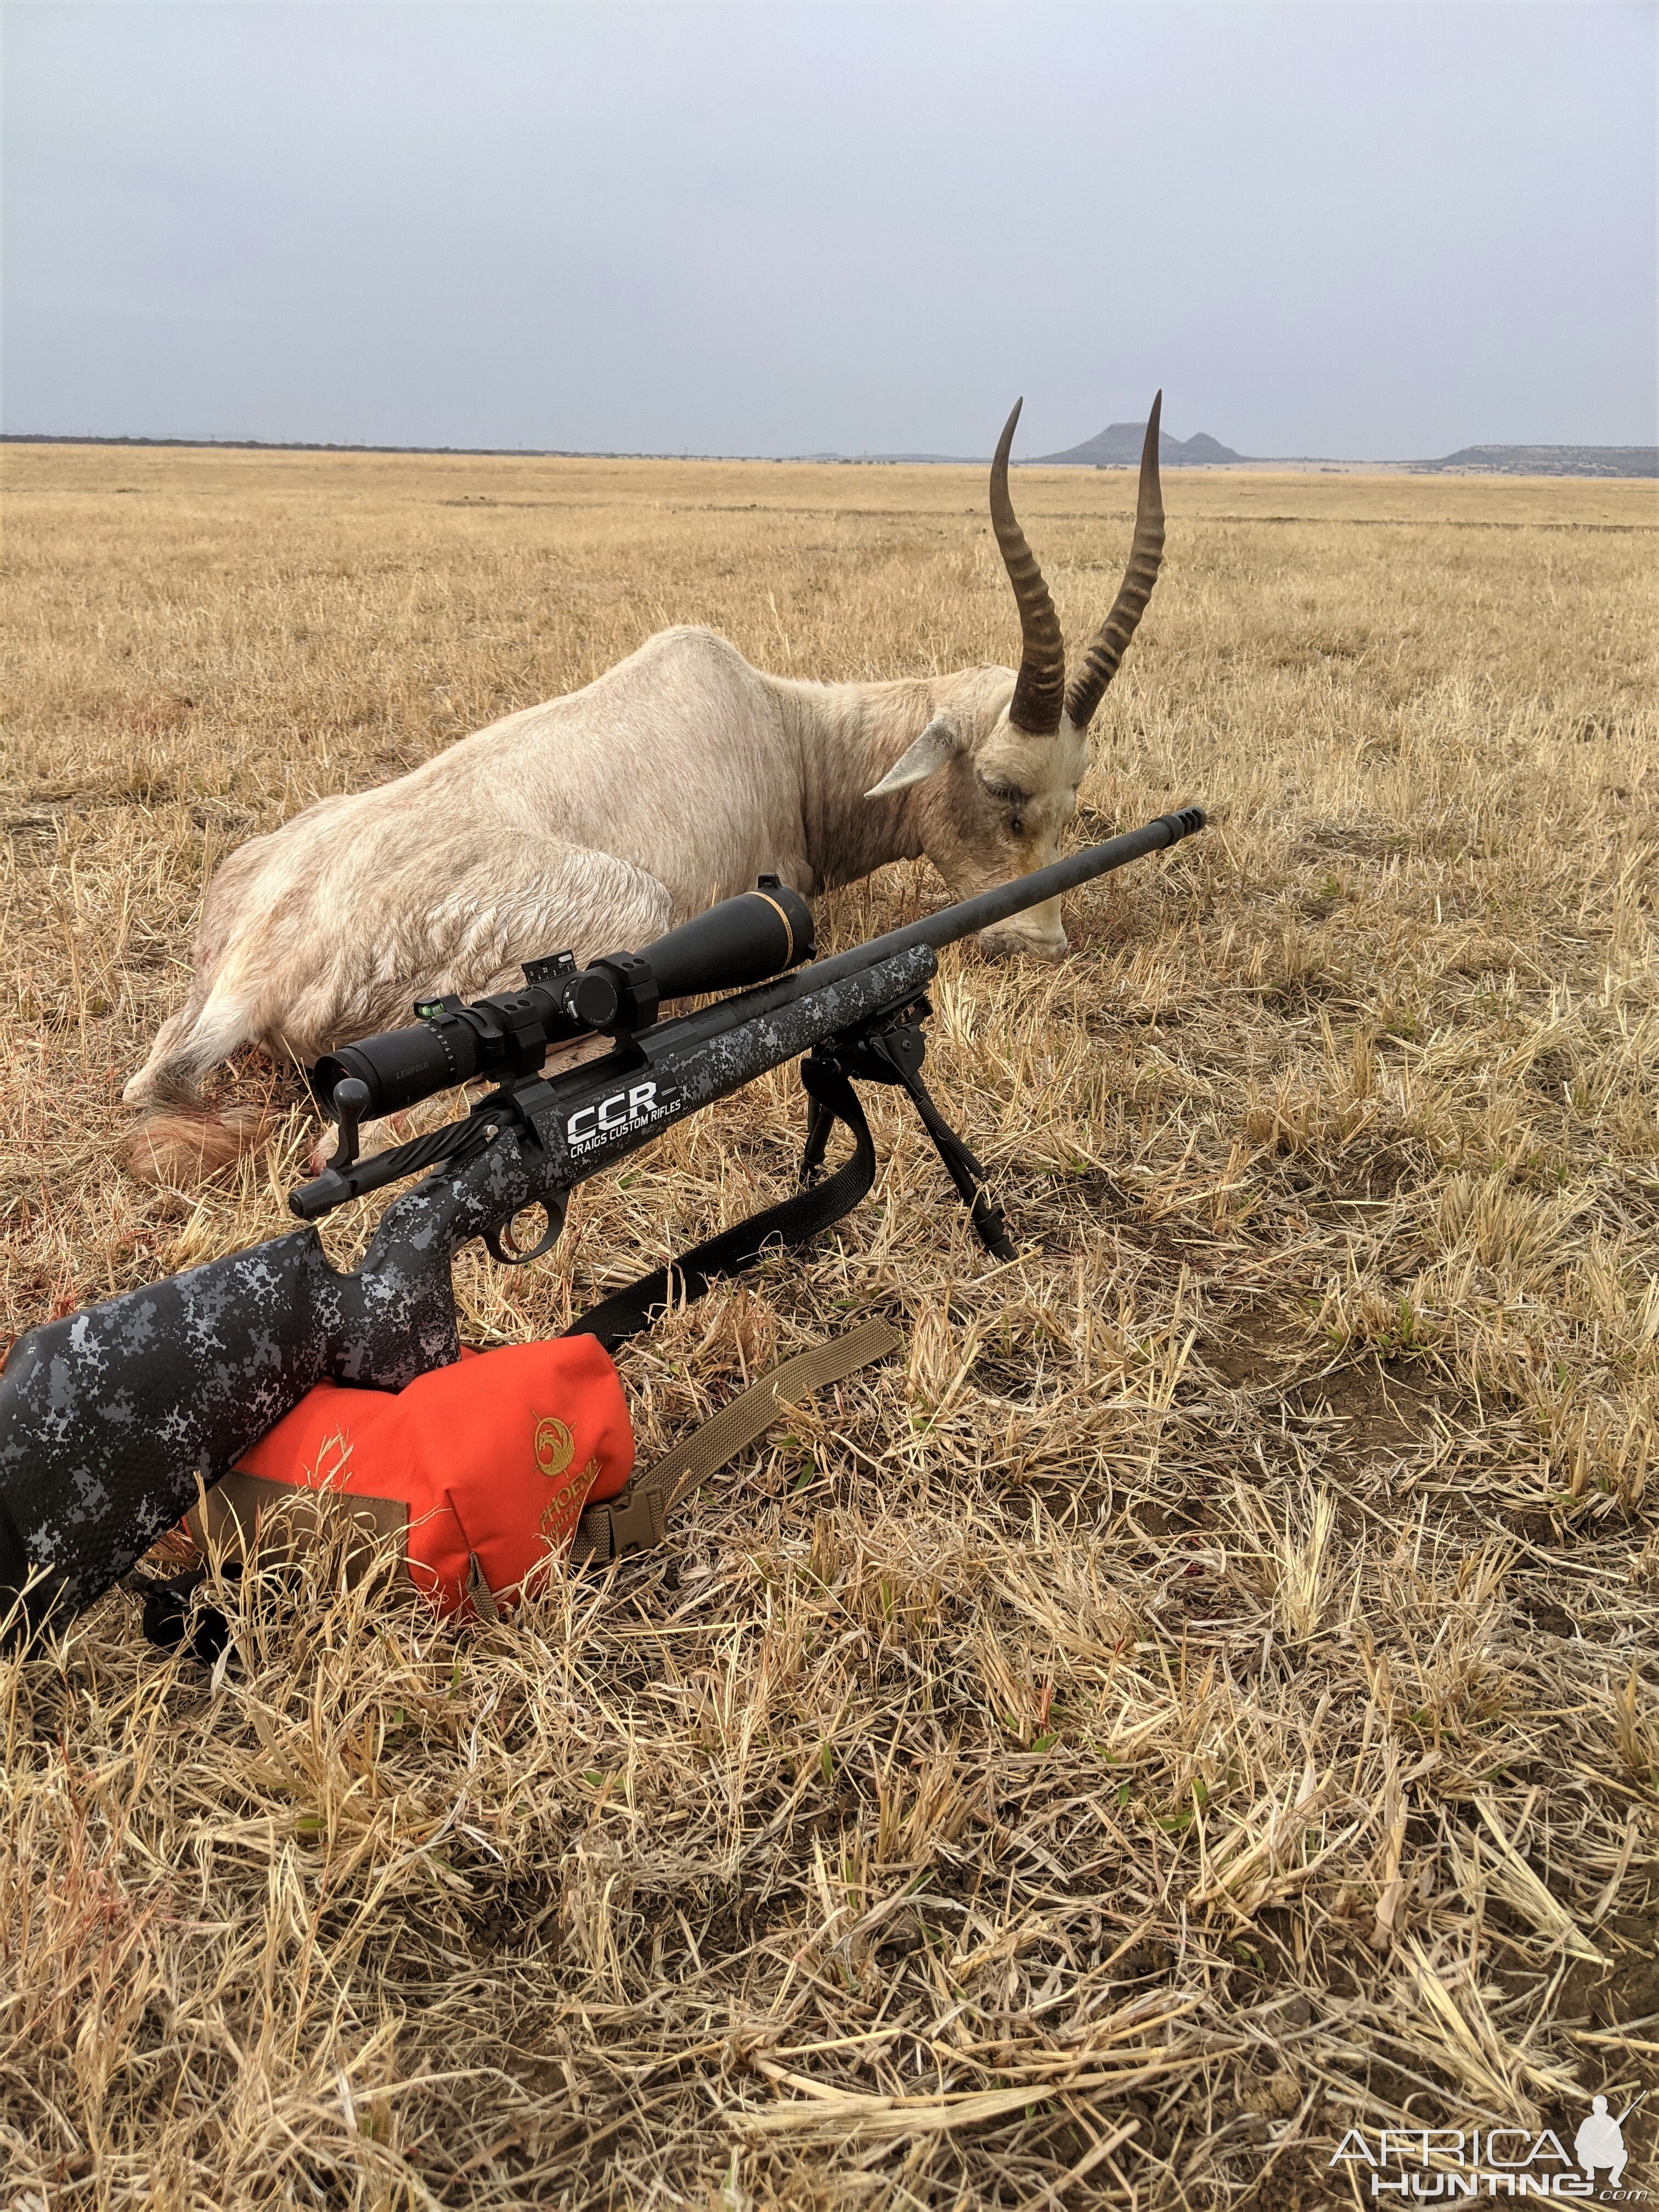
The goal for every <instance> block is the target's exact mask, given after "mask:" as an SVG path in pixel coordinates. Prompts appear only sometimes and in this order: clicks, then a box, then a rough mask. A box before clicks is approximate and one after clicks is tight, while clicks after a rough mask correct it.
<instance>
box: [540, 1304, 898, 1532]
mask: <svg viewBox="0 0 1659 2212" xmlns="http://www.w3.org/2000/svg"><path fill="white" fill-rule="evenodd" d="M903 1341H904V1339H903V1337H902V1334H900V1332H899V1331H898V1330H897V1329H896V1328H894V1327H893V1324H892V1323H891V1322H888V1321H867V1322H865V1323H864V1325H863V1327H862V1328H855V1329H852V1330H849V1331H848V1334H847V1335H845V1336H832V1337H831V1338H830V1339H829V1342H828V1343H827V1344H815V1345H814V1346H812V1347H811V1351H809V1352H797V1353H796V1354H795V1356H794V1358H793V1359H786V1360H785V1361H784V1362H783V1364H781V1366H778V1367H775V1368H774V1369H773V1370H772V1371H771V1373H770V1374H769V1375H763V1376H762V1377H761V1379H760V1381H759V1382H758V1383H750V1386H749V1388H748V1389H746V1390H743V1391H740V1392H739V1393H738V1395H737V1396H736V1397H735V1398H733V1399H732V1402H731V1403H730V1405H727V1406H722V1407H720V1411H719V1413H716V1414H714V1416H713V1417H712V1418H711V1419H708V1420H707V1421H705V1422H704V1423H703V1425H702V1427H701V1428H698V1429H693V1430H692V1431H691V1433H690V1436H689V1437H682V1438H681V1439H680V1441H679V1443H677V1444H676V1445H675V1446H674V1449H672V1451H670V1452H665V1454H664V1455H663V1456H662V1458H661V1459H659V1461H658V1462H657V1463H656V1465H655V1466H654V1467H653V1468H649V1469H648V1470H647V1472H646V1473H645V1474H636V1475H635V1476H633V1477H632V1478H631V1479H630V1480H629V1484H628V1486H627V1488H626V1489H625V1490H622V1491H619V1492H617V1496H616V1497H615V1498H606V1499H605V1503H604V1504H602V1505H590V1506H589V1507H588V1509H587V1510H586V1512H585V1513H584V1514H583V1515H582V1517H581V1521H580V1525H579V1526H578V1528H577V1530H576V1534H575V1539H574V1541H573V1543H572V1544H571V1547H570V1563H571V1565H573V1566H580V1565H583V1564H584V1563H585V1562H586V1560H588V1559H596V1560H598V1561H599V1564H600V1565H604V1564H605V1561H606V1560H607V1559H621V1558H622V1557H623V1555H624V1554H625V1553H629V1552H642V1551H646V1550H648V1549H649V1548H650V1547H652V1546H653V1545H655V1544H660V1543H661V1541H662V1539H663V1531H664V1529H665V1528H666V1526H667V1524H668V1514H669V1510H670V1508H671V1506H672V1505H673V1504H674V1503H675V1501H676V1500H677V1499H678V1497H679V1496H680V1494H681V1492H683V1491H685V1490H688V1489H690V1487H691V1486H692V1485H693V1484H695V1483H699V1482H704V1481H707V1480H708V1477H709V1476H710V1475H711V1474H717V1473H718V1472H719V1470H720V1468H723V1467H724V1466H725V1465H726V1462H727V1461H728V1460H732V1459H735V1458H736V1457H737V1455H738V1453H739V1452H740V1451H744V1450H746V1449H747V1448H748V1447H749V1446H750V1444H752V1443H755V1442H756V1441H757V1439H758V1438H759V1437H763V1436H764V1435H765V1434H766V1431H768V1429H769V1428H770V1427H771V1425H772V1424H773V1422H774V1421H775V1420H776V1419H777V1418H778V1414H779V1412H780V1411H781V1407H782V1406H783V1405H784V1404H786V1403H787V1402H788V1401H791V1400H793V1399H796V1398H801V1397H805V1395H806V1393H807V1392H808V1391H809V1390H817V1389H822V1388H823V1385H824V1384H825V1383H840V1382H842V1381H843V1380H844V1379H845V1377H846V1376H848V1375H851V1374H853V1373H854V1372H855V1371H856V1370H858V1369H859V1368H860V1367H867V1366H868V1365H869V1364H870V1363H871V1362H872V1360H876V1359H884V1358H886V1357H887V1355H888V1353H889V1352H896V1350H897V1349H898V1347H899V1346H900V1345H902V1343H903Z"/></svg>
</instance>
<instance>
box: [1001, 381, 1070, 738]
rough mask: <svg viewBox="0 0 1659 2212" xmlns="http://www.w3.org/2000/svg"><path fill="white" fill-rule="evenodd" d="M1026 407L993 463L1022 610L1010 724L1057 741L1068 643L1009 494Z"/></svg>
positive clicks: (1011, 420) (1007, 428)
mask: <svg viewBox="0 0 1659 2212" xmlns="http://www.w3.org/2000/svg"><path fill="white" fill-rule="evenodd" d="M1024 404H1025V402H1024V400H1023V399H1017V400H1015V402H1014V411H1013V413H1012V415H1011V416H1009V417H1008V420H1007V422H1006V424H1005V425H1004V426H1003V432H1002V435H1001V436H1000V438H999V439H998V440H997V450H996V458H995V459H994V460H993V461H992V463H991V527H992V529H993V530H994V531H995V532H996V534H997V544H998V546H999V547H1000V550H1001V553H1002V565H1003V567H1004V568H1006V570H1007V571H1008V581H1009V582H1010V583H1011V584H1012V586H1013V587H1014V598H1015V600H1016V601H1017V602H1018V607H1019V635H1020V649H1019V678H1018V682H1017V683H1016V684H1015V685H1014V696H1013V702H1012V705H1011V706H1010V707H1009V709H1008V720H1010V721H1011V722H1012V724H1013V726H1014V727H1015V728H1016V729H1017V730H1024V732H1025V733H1026V735H1027V736H1028V737H1033V738H1052V737H1053V736H1054V732H1056V731H1057V730H1058V729H1059V727H1060V702H1061V699H1062V697H1063V696H1064V694H1065V690H1066V641H1065V639H1064V638H1063V637H1062V636H1061V635H1060V617H1059V616H1058V615H1057V614H1056V613H1055V612H1054V601H1053V600H1052V599H1050V598H1049V597H1048V586H1047V585H1046V584H1045V583H1044V582H1043V580H1042V569H1041V568H1038V566H1037V564H1036V559H1035V558H1034V557H1033V555H1032V552H1031V549H1030V546H1029V545H1028V544H1026V543H1025V532H1024V531H1023V530H1022V529H1021V528H1020V526H1019V524H1018V522H1017V521H1016V520H1015V519H1014V508H1013V502H1012V500H1011V499H1010V498H1009V496H1008V449H1009V447H1011V446H1012V444H1013V442H1014V425H1015V423H1016V422H1018V420H1019V410H1020V409H1021V408H1022V407H1023V406H1024Z"/></svg>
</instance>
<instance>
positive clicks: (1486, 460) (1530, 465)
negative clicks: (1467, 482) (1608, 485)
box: [1414, 446, 1659, 477]
mask: <svg viewBox="0 0 1659 2212" xmlns="http://www.w3.org/2000/svg"><path fill="white" fill-rule="evenodd" d="M1414 465H1415V466H1416V467H1418V468H1419V469H1456V470H1457V471H1459V472H1460V473H1462V474H1467V475H1470V476H1474V475H1479V474H1484V473H1490V474H1492V475H1493V476H1504V477H1659V446H1460V447H1458V449H1457V451H1456V452H1455V453H1448V454H1447V455H1446V458H1445V459H1444V460H1442V461H1418V462H1417V463H1415V464H1414Z"/></svg>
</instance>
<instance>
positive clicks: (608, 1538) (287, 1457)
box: [146, 1321, 902, 1644]
mask: <svg viewBox="0 0 1659 2212" xmlns="http://www.w3.org/2000/svg"><path fill="white" fill-rule="evenodd" d="M901 1341H902V1339H901V1337H900V1334H899V1332H898V1331H897V1330H896V1328H893V1327H892V1325H891V1324H890V1322H885V1321H871V1322H865V1323H864V1324H863V1326H862V1327H861V1328H855V1329H854V1330H852V1331H850V1332H849V1333H848V1334H847V1335H845V1336H840V1337H835V1338H832V1339H831V1340H829V1342H827V1343H823V1344H818V1345H815V1346H812V1347H811V1349H810V1350H808V1351H806V1352H798V1353H796V1354H795V1356H794V1357H793V1358H791V1359H787V1360H785V1361H784V1362H783V1363H782V1364H781V1365H780V1366H778V1367H775V1368H774V1369H773V1370H771V1372H770V1373H769V1374H768V1375H766V1376H763V1377H762V1378H761V1380H760V1381H759V1382H758V1383H752V1384H751V1385H750V1387H749V1389H746V1390H744V1391H741V1392H740V1393H739V1394H738V1396H736V1397H735V1398H733V1399H732V1401H730V1402H729V1403H728V1404H726V1406H724V1407H721V1409H720V1412H719V1413H716V1414H715V1415H714V1417H713V1418H712V1419H710V1420H708V1421H706V1422H704V1423H703V1424H702V1426H701V1427H700V1428H697V1429H694V1430H693V1431H691V1433H690V1435H689V1436H687V1437H684V1438H682V1440H681V1441H680V1443H678V1444H677V1445H676V1446H675V1447H674V1448H673V1449H671V1451H670V1452H668V1453H667V1454H665V1456H664V1457H663V1458H662V1459H660V1460H659V1461H658V1462H657V1463H656V1465H655V1466H654V1467H653V1468H650V1469H649V1470H648V1471H647V1473H646V1474H643V1475H642V1476H640V1477H637V1478H635V1477H634V1476H633V1467H634V1431H633V1428H632V1425H630V1423H629V1418H628V1405H627V1401H626V1400H625V1398H624V1397H623V1387H622V1382H621V1379H620V1377H619V1376H618V1375H617V1370H616V1366H615V1364H614V1363H613V1362H612V1360H611V1355H610V1353H609V1352H607V1351H606V1350H605V1348H604V1346H602V1345H601V1344H600V1343H599V1341H598V1340H597V1339H596V1338H594V1337H592V1336H588V1335H578V1336H561V1337H555V1338H553V1339H552V1340H550V1341H547V1342H543V1343H535V1344H515V1345H508V1346H503V1347H502V1348H501V1349H500V1350H499V1351H495V1352H471V1351H466V1350H464V1351H463V1352H462V1353H461V1356H460V1358H459V1361H458V1362H457V1363H456V1364H454V1365H453V1366H448V1367H438V1368H434V1369H432V1370H430V1371H429V1372H428V1373H427V1374H424V1375H420V1376H416V1379H415V1380H414V1382H412V1383H409V1384H408V1385H407V1386H406V1387H405V1388H404V1389H402V1390H398V1391H387V1390H371V1389H351V1388H349V1387H344V1386H342V1385H341V1384H338V1383H319V1384H318V1385H317V1386H316V1387H315V1389H312V1390H310V1391H308V1392H307V1395H305V1396H304V1397H303V1398H302V1399H301V1401H300V1402H299V1404H298V1405H297V1406H295V1408H294V1409H293V1411H292V1412H291V1413H289V1414H287V1415H285V1417H284V1418H283V1419H282V1420H280V1421H278V1422H277V1424H276V1427H275V1428H273V1429H271V1430H270V1431H267V1433H266V1434H265V1435H264V1436H263V1437H261V1438H260V1439H259V1441H258V1443H257V1444H255V1445H253V1446H252V1449H249V1450H248V1451H246V1452H245V1453H244V1454H243V1455H242V1457H241V1459H240V1461H239V1462H238V1463H237V1464H236V1466H235V1467H234V1468H232V1469H231V1470H230V1472H229V1473H228V1474H226V1475H225V1476H224V1477H223V1479H222V1480H221V1481H219V1482H217V1483H216V1484H215V1485H214V1486H213V1488H212V1489H211V1490H208V1491H205V1492H204V1493H203V1495H202V1497H201V1498H200V1499H199V1500H198V1501H197V1504H195V1505H194V1506H193V1507H192V1508H191V1511H190V1513H189V1514H188V1515H187V1516H186V1518H185V1528H186V1529H187V1531H188V1532H189V1534H190V1535H191V1537H192V1538H193V1539H194V1540H195V1541H196V1543H197V1545H198V1546H200V1547H202V1548H203V1549H204V1550H207V1549H210V1548H219V1547H223V1548H224V1549H226V1550H228V1552H229V1553H231V1554H232V1555H233V1556H234V1555H236V1554H238V1553H240V1554H241V1555H243V1556H246V1555H248V1554H250V1553H252V1552H254V1551H255V1550H256V1549H257V1550H258V1551H259V1552H260V1553H261V1554H262V1555H263V1556H267V1557H268V1556H270V1554H271V1553H272V1552H273V1551H276V1550H280V1551H283V1552H292V1551H294V1550H295V1549H296V1548H298V1547H301V1546H302V1545H303V1544H304V1543H305V1541H307V1539H308V1538H309V1537H313V1536H314V1534H316V1532H317V1529H318V1528H319V1524H320V1522H321V1518H322V1516H321V1515H320V1513H319V1512H318V1511H315V1510H309V1511H308V1510H307V1505H308V1503H309V1501H310V1499H312V1498H316V1497H317V1496H318V1495H319V1493H322V1492H328V1493H330V1495H331V1498H333V1499H334V1500H335V1501H337V1509H343V1510H344V1512H345V1513H347V1514H348V1515H349V1517H350V1519H351V1521H352V1522H354V1523H355V1524H356V1527H357V1528H358V1529H360V1530H361V1532H362V1538H363V1540H364V1541H363V1543H362V1547H359V1548H356V1549H354V1550H349V1552H348V1559H349V1561H351V1562H352V1563H354V1564H355V1565H357V1566H358V1567H359V1568H361V1566H362V1565H363V1564H366V1562H367V1559H368V1554H369V1546H370V1545H371V1544H372V1543H373V1542H374V1541H378V1540H385V1539H388V1538H392V1537H395V1538H396V1539H397V1540H398V1544H399V1546H400V1547H401V1550H402V1554H403V1558H404V1564H405V1566H406V1568H407V1571H408V1574H409V1577H410V1580H411V1581H412V1582H413V1583H414V1584H415V1586H416V1589H418V1590H419V1591H420V1592H421V1593H422V1595H424V1596H426V1597H427V1598H428V1599H429V1600H430V1601H432V1602H433V1604H434V1605H435V1606H436V1607H437V1608H438V1609H439V1610H440V1611H441V1612H442V1613H458V1612H460V1611H461V1610H462V1609H463V1608H465V1609H467V1610H469V1611H470V1612H471V1613H475V1614H479V1615H483V1617H485V1618H488V1619H494V1618H496V1617H497V1616H498V1613H499V1612H500V1609H501V1607H502V1606H503V1605H510V1604H512V1603H513V1601H514V1600H515V1599H516V1598H517V1597H518V1595H519V1594H520V1589H521V1588H522V1585H523V1583H524V1581H525V1578H526V1576H527V1575H528V1574H529V1573H530V1572H531V1571H532V1568H534V1567H536V1566H538V1565H540V1564H541V1563H542V1562H543V1561H544V1560H545V1559H547V1558H548V1557H549V1555H550V1553H565V1552H568V1553H570V1554H571V1557H572V1559H573V1563H574V1564H580V1563H582V1562H584V1561H586V1560H588V1559H592V1560H595V1561H597V1562H599V1563H600V1564H603V1563H604V1562H605V1561H606V1560H608V1559H613V1558H617V1557H621V1556H623V1555H624V1554H625V1553H630V1552H635V1551H641V1550H644V1549H646V1548H647V1547H650V1546H652V1545H654V1544H659V1543H660V1542H661V1541H662V1538H663V1534H664V1529H665V1523H666V1519H667V1515H668V1511H669V1509H670V1507H671V1505H672V1504H673V1502H674V1500H675V1498H677V1497H678V1495H679V1493H680V1492H681V1491H682V1490H684V1489H685V1488H687V1487H688V1486H690V1484H692V1483H694V1482H697V1481H700V1480H703V1479H704V1478H705V1477H707V1476H708V1475H710V1474H714V1473H715V1472H716V1470H717V1469H719V1468H721V1467H723V1466H724V1465H725V1464H726V1462H727V1461H728V1460H731V1459H732V1458H734V1457H735V1456H736V1455H737V1454H738V1452H740V1451H742V1450H743V1449H745V1447H746V1446H748V1445H749V1444H751V1443H754V1442H756V1441H757V1438H758V1437H761V1436H763V1434H764V1433H765V1431H767V1429H768V1428H769V1427H770V1425H771V1424H772V1423H773V1421H774V1420H775V1419H776V1418H777V1414H778V1412H779V1410H780V1407H781V1403H782V1402H783V1401H787V1399H788V1398H789V1397H790V1396H791V1395H794V1396H799V1395H803V1394H804V1393H805V1392H806V1391H808V1390H812V1389H817V1388H819V1387H820V1386H821V1385H823V1384H824V1383H836V1382H840V1381H841V1380H842V1378H843V1377H844V1376H848V1375H850V1374H851V1373H852V1372H853V1371H854V1369H856V1368H859V1367H862V1366H865V1365H867V1364H869V1362H870V1361H872V1360H874V1359H879V1358H884V1357H885V1355H886V1354H887V1353H888V1352H891V1351H893V1350H894V1349H895V1348H896V1346H898V1345H899V1344H900V1343H901ZM279 1509H280V1510H279ZM273 1516H275V1522H274V1525H269V1524H272V1523H273ZM262 1524H267V1525H265V1526H262ZM279 1529H280V1531H281V1534H280V1535H278V1534H277V1531H278V1530H279ZM186 1579H187V1580H190V1579H191V1578H188V1577H187V1578H186ZM148 1587H149V1593H150V1595H152V1596H154V1597H155V1600H156V1603H157V1608H158V1609H157V1610H156V1612H155V1619H154V1620H153V1621H152V1619H151V1608H150V1605H149V1601H148V1599H147V1605H146V1633H147V1634H149V1635H150V1636H151V1638H152V1640H153V1641H155V1642H157V1643H162V1644H172V1643H173V1642H176V1641H177V1639H178V1636H179V1634H181V1633H182V1632H183V1619H182V1613H181V1612H180V1610H179V1608H180V1606H181V1605H182V1602H183V1599H184V1596H185V1592H184V1590H183V1589H182V1588H181V1587H180V1586H179V1585H177V1584H171V1583H170V1584H166V1585H163V1584H159V1583H157V1584H153V1585H149V1586H148ZM168 1592H172V1593H173V1596H172V1598H171V1599H169V1598H168V1596H167V1595H166V1594H167V1593H168Z"/></svg>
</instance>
